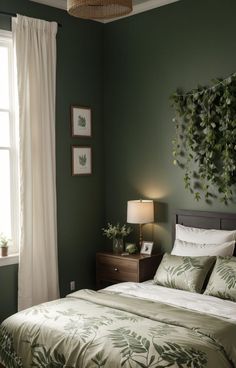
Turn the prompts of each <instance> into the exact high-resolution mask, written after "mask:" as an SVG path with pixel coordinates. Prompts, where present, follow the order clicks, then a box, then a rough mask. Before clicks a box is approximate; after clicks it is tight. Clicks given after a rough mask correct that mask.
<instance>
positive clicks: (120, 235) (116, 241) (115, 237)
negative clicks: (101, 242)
mask: <svg viewBox="0 0 236 368" xmlns="http://www.w3.org/2000/svg"><path fill="white" fill-rule="evenodd" d="M132 230H133V229H132V228H131V227H129V226H127V225H126V224H124V225H122V226H121V225H120V224H119V223H117V224H116V225H112V224H110V223H109V222H108V224H107V228H103V229H102V231H103V235H104V236H106V237H107V238H108V239H112V241H113V253H116V254H119V253H122V252H123V250H124V238H125V237H126V236H128V235H129V234H130V233H131V231H132Z"/></svg>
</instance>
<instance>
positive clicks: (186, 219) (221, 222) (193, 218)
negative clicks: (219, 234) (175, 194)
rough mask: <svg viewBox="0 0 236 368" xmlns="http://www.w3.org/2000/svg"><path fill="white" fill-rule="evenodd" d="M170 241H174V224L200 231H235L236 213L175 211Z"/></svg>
mask: <svg viewBox="0 0 236 368" xmlns="http://www.w3.org/2000/svg"><path fill="white" fill-rule="evenodd" d="M172 224H173V227H172V239H173V241H174V240H175V224H180V225H184V226H191V227H198V228H202V229H219V230H236V213H224V212H205V211H190V210H177V211H175V213H174V218H173V222H172Z"/></svg>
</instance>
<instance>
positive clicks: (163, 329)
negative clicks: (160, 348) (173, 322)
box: [150, 324, 176, 337]
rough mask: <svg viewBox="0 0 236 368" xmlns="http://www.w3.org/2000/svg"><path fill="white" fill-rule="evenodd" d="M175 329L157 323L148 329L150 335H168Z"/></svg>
mask: <svg viewBox="0 0 236 368" xmlns="http://www.w3.org/2000/svg"><path fill="white" fill-rule="evenodd" d="M175 331H176V329H175V327H173V326H170V325H168V324H159V326H156V327H154V328H152V329H151V330H150V335H151V336H152V337H160V336H169V335H170V334H171V333H173V332H175Z"/></svg>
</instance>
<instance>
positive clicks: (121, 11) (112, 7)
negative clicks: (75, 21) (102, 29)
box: [67, 0, 133, 19]
mask: <svg viewBox="0 0 236 368" xmlns="http://www.w3.org/2000/svg"><path fill="white" fill-rule="evenodd" d="M132 10H133V7H132V0H67V11H68V13H69V14H70V15H73V16H74V17H78V18H84V19H109V18H116V17H120V16H122V15H126V14H129V13H130V12H131V11H132Z"/></svg>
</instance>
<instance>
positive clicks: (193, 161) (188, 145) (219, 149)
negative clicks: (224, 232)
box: [171, 73, 236, 204]
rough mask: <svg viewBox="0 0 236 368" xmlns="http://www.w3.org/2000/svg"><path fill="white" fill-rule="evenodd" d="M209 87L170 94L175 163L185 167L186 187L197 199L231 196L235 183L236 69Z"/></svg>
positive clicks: (226, 197)
mask: <svg viewBox="0 0 236 368" xmlns="http://www.w3.org/2000/svg"><path fill="white" fill-rule="evenodd" d="M214 83H215V84H214V85H213V86H212V87H210V88H209V87H201V86H199V87H198V88H196V89H193V90H192V91H190V92H189V93H186V94H183V93H182V91H180V90H177V92H176V93H174V94H173V95H172V96H171V100H172V106H173V107H174V109H175V113H176V116H175V118H174V119H173V122H174V123H175V128H176V137H175V139H174V140H173V156H174V164H175V165H178V166H179V167H181V168H183V169H184V170H185V174H184V182H185V188H186V189H189V190H190V192H191V193H193V194H194V196H195V198H196V199H197V200H199V199H201V198H202V194H201V193H202V192H203V193H204V196H205V199H206V200H207V201H208V202H211V199H212V198H213V197H216V196H218V195H220V197H221V200H222V201H224V202H225V203H226V204H227V203H228V202H229V201H230V200H232V199H233V185H234V184H235V183H236V73H235V74H233V75H231V76H230V77H228V78H227V79H225V80H221V79H219V80H216V81H214Z"/></svg>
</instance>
